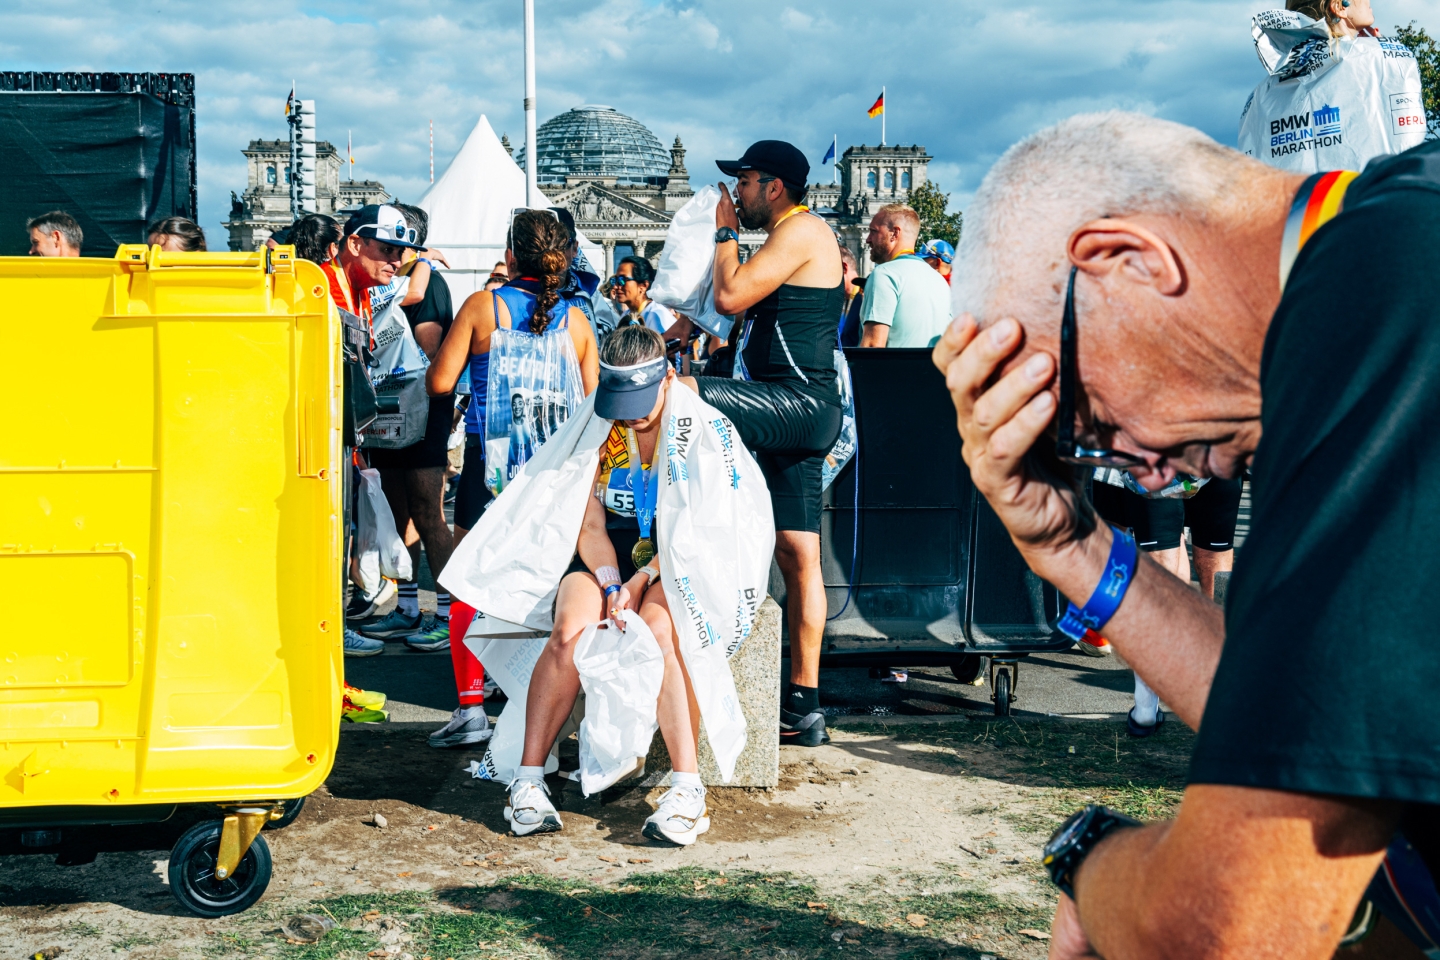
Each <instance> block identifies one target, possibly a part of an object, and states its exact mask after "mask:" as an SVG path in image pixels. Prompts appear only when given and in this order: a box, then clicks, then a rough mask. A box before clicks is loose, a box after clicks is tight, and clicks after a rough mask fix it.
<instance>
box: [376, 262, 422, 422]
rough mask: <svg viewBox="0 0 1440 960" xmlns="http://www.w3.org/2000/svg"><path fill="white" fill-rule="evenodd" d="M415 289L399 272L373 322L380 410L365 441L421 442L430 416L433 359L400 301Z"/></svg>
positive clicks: (377, 396) (407, 278) (377, 397)
mask: <svg viewBox="0 0 1440 960" xmlns="http://www.w3.org/2000/svg"><path fill="white" fill-rule="evenodd" d="M409 289H410V278H409V277H398V278H396V282H395V289H394V291H393V293H392V294H391V295H390V297H389V299H387V300H386V301H384V305H383V306H382V307H381V308H380V310H379V311H378V312H377V313H376V315H375V319H374V320H373V322H372V323H371V325H370V328H371V334H370V335H371V337H372V338H373V340H374V342H375V349H374V351H373V352H372V358H371V361H370V383H371V384H372V385H373V386H374V388H375V405H376V407H377V408H378V412H377V414H376V416H375V419H374V420H373V421H372V422H371V423H370V425H369V426H367V427H365V429H363V430H362V431H360V433H361V436H362V437H363V438H364V439H363V441H362V444H361V445H362V446H365V447H371V448H374V447H381V448H385V449H398V448H400V447H408V446H410V445H411V444H414V443H419V442H420V441H421V440H422V439H423V438H424V437H425V426H426V424H427V423H428V422H429V419H430V397H429V396H428V395H427V394H426V392H425V371H426V370H428V369H429V367H430V360H429V358H428V357H426V356H425V351H424V350H421V349H420V345H419V344H418V343H416V342H415V334H414V333H413V332H412V331H411V330H410V320H409V318H408V317H406V316H405V311H404V310H403V309H401V307H400V302H401V301H402V300H404V299H405V294H406V293H407V292H408V291H409Z"/></svg>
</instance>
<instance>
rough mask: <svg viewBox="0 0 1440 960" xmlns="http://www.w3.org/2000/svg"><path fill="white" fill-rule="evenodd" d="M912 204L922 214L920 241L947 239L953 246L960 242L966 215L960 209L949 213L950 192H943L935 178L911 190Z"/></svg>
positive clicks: (910, 200) (910, 202)
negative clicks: (936, 183)
mask: <svg viewBox="0 0 1440 960" xmlns="http://www.w3.org/2000/svg"><path fill="white" fill-rule="evenodd" d="M908 203H909V204H910V206H911V207H912V208H913V209H914V210H915V212H916V213H918V214H920V241H919V242H920V243H924V242H925V241H927V240H947V241H949V242H950V245H951V246H957V245H959V243H960V227H961V223H962V220H963V217H964V215H963V214H961V213H960V212H959V211H958V210H957V211H956V212H955V213H947V212H946V208H947V207H949V206H950V194H948V193H941V192H940V188H939V187H937V186H936V185H935V181H934V180H926V181H925V182H924V183H922V184H920V186H918V187H916V188H915V189H914V190H911V191H910V199H909V201H908Z"/></svg>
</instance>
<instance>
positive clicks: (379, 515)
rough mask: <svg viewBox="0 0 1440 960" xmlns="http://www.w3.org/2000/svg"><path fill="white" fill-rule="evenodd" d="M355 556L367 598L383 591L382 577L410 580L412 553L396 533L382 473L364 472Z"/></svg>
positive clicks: (356, 512)
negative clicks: (381, 478)
mask: <svg viewBox="0 0 1440 960" xmlns="http://www.w3.org/2000/svg"><path fill="white" fill-rule="evenodd" d="M355 521H356V527H357V529H356V533H355V554H356V556H357V557H359V558H360V579H361V580H362V581H363V586H364V588H365V592H366V595H367V596H374V595H375V593H376V591H378V590H379V589H380V577H381V576H382V575H383V576H387V577H389V578H391V579H392V580H409V579H410V577H411V575H412V570H411V566H410V551H409V550H406V549H405V541H404V540H402V539H401V538H400V534H399V532H398V531H397V530H396V529H395V515H394V514H393V513H391V512H390V502H389V501H388V500H386V499H385V491H384V490H383V489H382V488H381V486H380V471H379V470H361V471H360V497H359V502H358V503H356V505H355Z"/></svg>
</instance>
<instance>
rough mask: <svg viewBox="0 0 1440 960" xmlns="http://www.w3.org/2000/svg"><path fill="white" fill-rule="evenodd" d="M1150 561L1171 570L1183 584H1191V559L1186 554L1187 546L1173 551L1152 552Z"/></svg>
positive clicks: (1182, 545) (1183, 545) (1181, 546)
mask: <svg viewBox="0 0 1440 960" xmlns="http://www.w3.org/2000/svg"><path fill="white" fill-rule="evenodd" d="M1150 559H1151V560H1154V561H1155V562H1156V563H1158V564H1160V566H1162V567H1164V568H1165V569H1166V570H1169V571H1170V572H1171V573H1173V574H1175V576H1177V577H1179V578H1180V579H1181V580H1182V581H1183V582H1185V583H1189V582H1190V557H1189V556H1188V555H1186V553H1185V544H1183V543H1182V544H1180V546H1178V547H1176V548H1175V549H1173V550H1151V551H1150Z"/></svg>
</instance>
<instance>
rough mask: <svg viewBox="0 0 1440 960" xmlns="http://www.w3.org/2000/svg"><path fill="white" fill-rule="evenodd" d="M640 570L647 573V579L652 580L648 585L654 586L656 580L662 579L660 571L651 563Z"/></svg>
mask: <svg viewBox="0 0 1440 960" xmlns="http://www.w3.org/2000/svg"><path fill="white" fill-rule="evenodd" d="M639 572H640V573H643V574H645V579H646V580H648V581H650V582H649V583H647V584H646V586H647V587H653V586H654V585H655V581H656V580H659V579H660V571H659V570H656V569H655V568H654V567H652V566H650V565H649V564H646V565H645V566H643V567H641V568H640V570H639Z"/></svg>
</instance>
